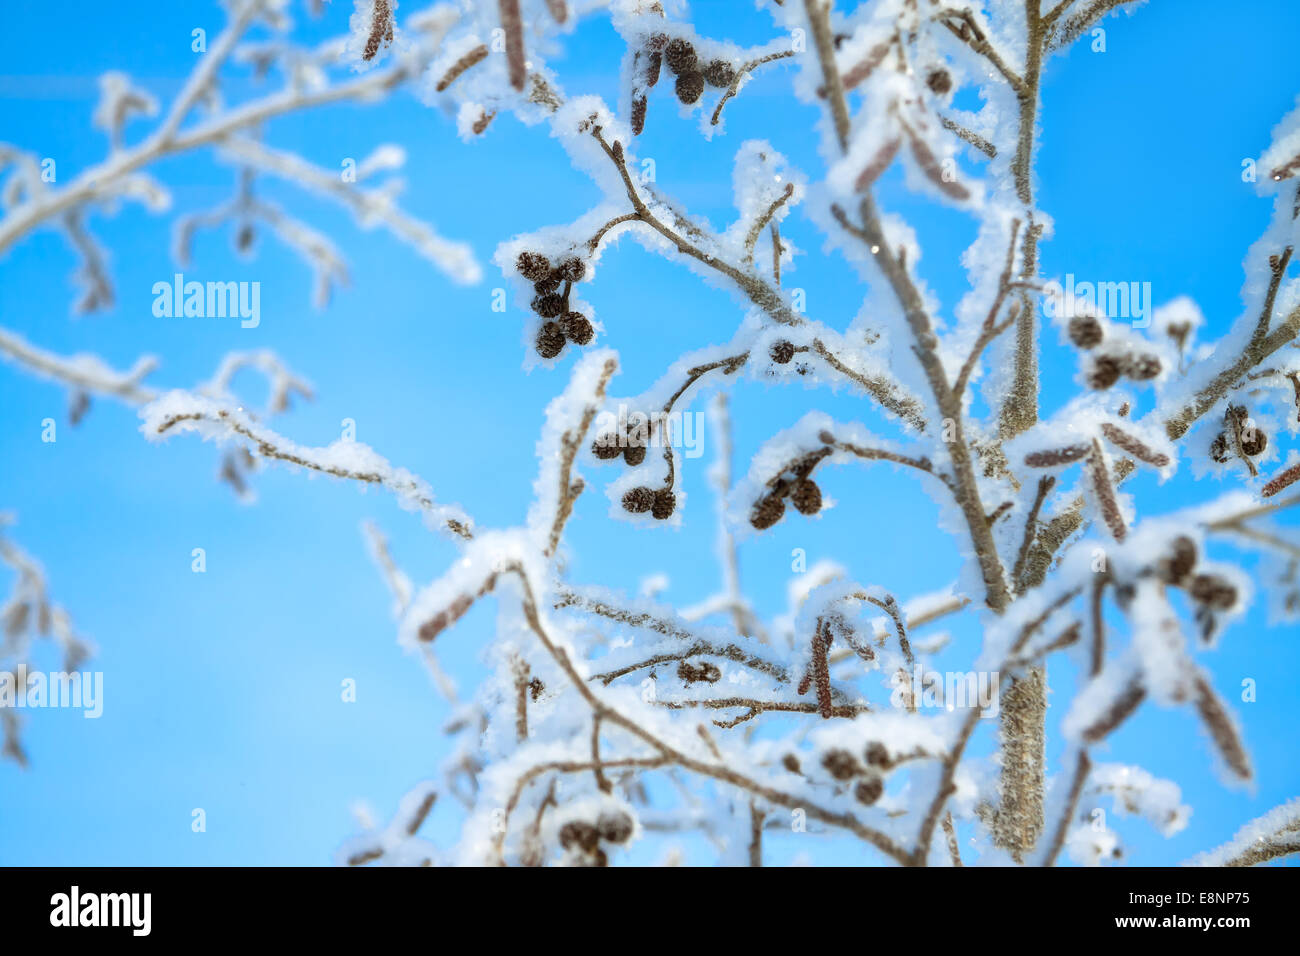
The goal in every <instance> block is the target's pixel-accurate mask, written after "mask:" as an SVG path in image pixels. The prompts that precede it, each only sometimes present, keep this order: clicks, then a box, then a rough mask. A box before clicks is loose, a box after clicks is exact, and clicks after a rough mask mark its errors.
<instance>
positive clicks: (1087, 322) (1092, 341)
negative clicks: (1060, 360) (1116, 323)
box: [1068, 315, 1106, 349]
mask: <svg viewBox="0 0 1300 956" xmlns="http://www.w3.org/2000/svg"><path fill="white" fill-rule="evenodd" d="M1068 333H1069V336H1070V341H1071V342H1073V343H1074V344H1075V345H1076V346H1078V347H1079V348H1081V349H1092V348H1096V347H1097V346H1098V345H1100V344H1101V342H1102V339H1104V338H1105V337H1106V327H1105V326H1103V325H1102V324H1101V322H1100V321H1098V320H1097V319H1096V318H1094V317H1093V316H1091V315H1076V316H1075V317H1074V318H1072V319H1071V320H1070V324H1069V327H1068Z"/></svg>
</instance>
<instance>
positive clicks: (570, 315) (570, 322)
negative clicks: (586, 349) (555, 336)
mask: <svg viewBox="0 0 1300 956" xmlns="http://www.w3.org/2000/svg"><path fill="white" fill-rule="evenodd" d="M560 329H561V330H563V332H564V335H565V337H566V338H567V339H568V340H569V341H570V342H572V343H573V344H574V345H586V344H587V343H588V342H590V341H591V338H592V336H593V335H595V334H596V330H595V329H593V328H592V327H591V322H590V321H589V320H588V319H587V317H586V316H585V315H583V314H582V313H581V312H566V313H564V318H562V319H560Z"/></svg>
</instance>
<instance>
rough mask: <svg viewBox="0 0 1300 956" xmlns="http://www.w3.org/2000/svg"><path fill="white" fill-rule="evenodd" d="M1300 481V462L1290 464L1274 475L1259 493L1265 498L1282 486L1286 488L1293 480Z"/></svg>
mask: <svg viewBox="0 0 1300 956" xmlns="http://www.w3.org/2000/svg"><path fill="white" fill-rule="evenodd" d="M1297 481H1300V463H1297V464H1294V465H1292V466H1291V467H1290V468H1287V469H1286V470H1284V471H1281V472H1279V473H1278V474H1276V475H1274V476H1273V477H1272V478H1271V479H1270V480H1269V482H1268V484H1266V485H1265V486H1264V487H1263V488H1261V489H1260V491H1259V493H1260V494H1261V495H1263V496H1264V497H1265V498H1271V497H1273V496H1274V495H1275V494H1277V493H1278V492H1279V491H1281V490H1282V489H1283V488H1287V487H1289V486H1290V485H1293V484H1295V482H1297Z"/></svg>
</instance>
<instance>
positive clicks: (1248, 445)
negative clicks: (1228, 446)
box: [1241, 428, 1268, 458]
mask: <svg viewBox="0 0 1300 956" xmlns="http://www.w3.org/2000/svg"><path fill="white" fill-rule="evenodd" d="M1267 447H1268V435H1266V434H1264V432H1262V431H1260V430H1259V429H1258V428H1251V429H1243V430H1242V433H1241V451H1242V454H1244V455H1248V456H1249V457H1251V458H1255V457H1256V456H1258V455H1262V454H1264V449H1266V448H1267Z"/></svg>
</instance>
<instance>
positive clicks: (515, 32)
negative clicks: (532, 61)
mask: <svg viewBox="0 0 1300 956" xmlns="http://www.w3.org/2000/svg"><path fill="white" fill-rule="evenodd" d="M497 4H498V8H499V9H500V11H501V29H502V30H503V31H505V37H506V62H507V64H509V68H510V85H511V86H513V87H514V88H515V89H516V90H523V88H524V79H525V78H526V77H527V76H528V65H527V61H526V60H525V59H524V24H523V20H522V18H521V17H520V15H519V0H497Z"/></svg>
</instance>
